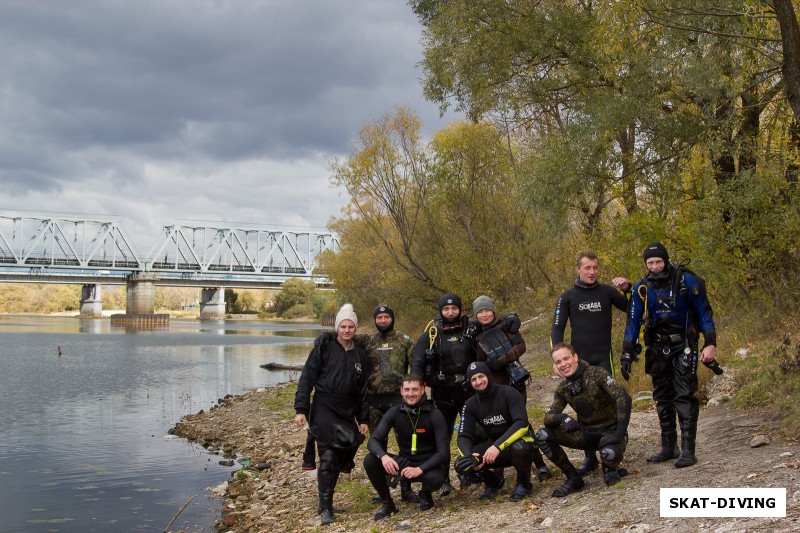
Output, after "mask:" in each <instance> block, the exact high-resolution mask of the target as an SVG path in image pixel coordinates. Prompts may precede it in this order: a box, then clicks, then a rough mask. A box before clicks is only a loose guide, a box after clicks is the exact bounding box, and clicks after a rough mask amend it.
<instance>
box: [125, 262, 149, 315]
mask: <svg viewBox="0 0 800 533" xmlns="http://www.w3.org/2000/svg"><path fill="white" fill-rule="evenodd" d="M126 285H127V287H126V290H127V300H126V304H125V313H126V314H127V315H128V316H132V315H152V314H154V313H155V311H156V284H155V276H154V275H153V274H139V273H134V274H131V275H130V276H128V281H127V283H126Z"/></svg>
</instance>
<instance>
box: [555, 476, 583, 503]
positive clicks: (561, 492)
mask: <svg viewBox="0 0 800 533" xmlns="http://www.w3.org/2000/svg"><path fill="white" fill-rule="evenodd" d="M583 486H584V482H583V478H582V477H581V476H576V477H569V478H567V480H566V481H565V482H564V484H563V485H561V486H560V487H558V488H557V489H556V490H554V491H553V498H563V497H564V496H568V495H569V494H571V493H573V492H578V491H579V490H581V489H582V488H583Z"/></svg>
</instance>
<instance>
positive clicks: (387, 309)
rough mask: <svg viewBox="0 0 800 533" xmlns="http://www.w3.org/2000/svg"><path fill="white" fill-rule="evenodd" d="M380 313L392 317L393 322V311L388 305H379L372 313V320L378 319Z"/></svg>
mask: <svg viewBox="0 0 800 533" xmlns="http://www.w3.org/2000/svg"><path fill="white" fill-rule="evenodd" d="M381 313H386V314H387V315H389V316H390V317H392V322H394V309H392V308H391V307H389V306H388V305H379V306H378V307H376V308H375V310H374V311H373V312H372V318H378V315H379V314H381Z"/></svg>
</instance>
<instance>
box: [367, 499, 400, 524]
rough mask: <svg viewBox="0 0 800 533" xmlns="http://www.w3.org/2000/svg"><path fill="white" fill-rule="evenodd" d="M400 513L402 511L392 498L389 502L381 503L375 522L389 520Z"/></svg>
mask: <svg viewBox="0 0 800 533" xmlns="http://www.w3.org/2000/svg"><path fill="white" fill-rule="evenodd" d="M398 512H400V510H399V509H398V508H397V506H396V505H395V504H394V501H393V500H392V499H391V498H389V499H388V500H383V501H381V508H380V509H378V512H377V513H375V516H374V517H373V520H375V521H376V522H377V521H378V520H383V519H384V518H389V517H390V516H392V515H393V514H395V513H398Z"/></svg>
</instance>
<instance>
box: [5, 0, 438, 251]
mask: <svg viewBox="0 0 800 533" xmlns="http://www.w3.org/2000/svg"><path fill="white" fill-rule="evenodd" d="M420 29H421V28H420V26H419V23H418V22H417V20H416V18H415V16H414V14H413V13H412V12H411V9H410V8H409V7H408V6H407V5H406V4H405V2H404V1H403V0H369V1H367V0H136V1H130V0H71V1H68V2H66V1H63V0H42V1H38V0H37V1H30V0H2V1H0V65H2V68H0V185H2V187H0V212H3V211H8V210H30V211H47V212H59V213H87V214H108V215H117V216H119V217H121V220H122V222H123V225H124V226H125V228H126V229H127V230H128V232H129V233H130V234H131V235H132V237H133V239H134V241H135V242H136V245H137V248H139V251H140V253H141V252H144V251H146V250H144V248H148V247H149V246H150V245H151V244H152V243H153V242H154V241H155V240H156V238H157V236H158V234H159V231H160V228H161V226H163V225H165V224H169V223H170V222H172V221H173V220H175V219H191V220H209V221H227V222H244V223H248V224H264V225H290V226H308V227H316V228H320V227H324V226H325V225H326V223H327V221H328V219H329V218H330V217H331V216H332V215H336V214H338V213H339V210H340V208H341V206H342V205H343V204H344V203H345V201H346V198H345V197H344V196H342V195H341V194H340V192H339V191H337V190H334V189H332V188H331V187H330V185H329V177H330V172H329V170H328V162H329V161H330V160H331V158H332V157H334V156H340V157H341V156H346V155H347V154H348V153H349V151H350V149H351V143H352V140H353V139H354V137H355V135H356V133H357V131H358V128H359V126H360V125H361V124H363V123H365V122H367V121H369V120H370V119H371V118H377V117H379V116H381V115H382V114H384V113H385V112H387V111H391V109H392V108H393V107H394V106H395V105H397V104H403V105H408V106H410V107H412V108H413V109H415V110H416V111H417V113H418V114H419V115H420V116H421V117H422V119H423V121H424V123H425V128H426V132H427V133H428V134H430V133H431V132H433V131H434V130H436V129H439V128H441V127H443V126H444V125H445V124H446V122H447V121H451V120H454V117H453V116H445V117H444V118H440V117H439V113H438V110H437V108H436V106H435V105H433V104H431V103H428V102H425V101H424V100H423V98H422V95H421V93H422V91H421V87H420V83H419V78H420V77H421V72H420V71H419V70H418V69H417V68H416V67H415V65H416V63H418V62H419V61H420V59H421V47H420V44H419V38H420Z"/></svg>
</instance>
